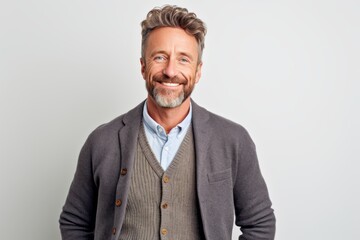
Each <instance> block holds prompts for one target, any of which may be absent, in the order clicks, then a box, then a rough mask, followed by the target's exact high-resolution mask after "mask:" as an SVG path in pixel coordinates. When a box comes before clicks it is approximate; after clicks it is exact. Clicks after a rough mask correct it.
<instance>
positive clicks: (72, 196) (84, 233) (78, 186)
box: [59, 139, 97, 240]
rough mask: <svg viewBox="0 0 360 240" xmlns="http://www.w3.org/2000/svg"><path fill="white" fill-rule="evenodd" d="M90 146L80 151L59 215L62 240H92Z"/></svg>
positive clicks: (93, 203)
mask: <svg viewBox="0 0 360 240" xmlns="http://www.w3.org/2000/svg"><path fill="white" fill-rule="evenodd" d="M90 146H91V144H90V140H89V139H88V140H87V141H86V143H85V145H84V146H83V148H82V149H81V152H80V156H79V160H78V165H77V169H76V172H75V176H74V179H73V182H72V184H71V187H70V190H69V193H68V196H67V199H66V202H65V205H64V207H63V210H62V213H61V215H60V220H59V223H60V230H61V236H62V239H63V240H85V239H86V240H89V239H94V225H95V213H96V199H97V197H96V196H97V188H96V186H95V183H94V179H93V169H92V161H91V147H90Z"/></svg>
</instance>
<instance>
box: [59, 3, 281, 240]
mask: <svg viewBox="0 0 360 240" xmlns="http://www.w3.org/2000/svg"><path fill="white" fill-rule="evenodd" d="M205 34H206V28H205V25H204V23H203V22H202V21H201V20H200V19H198V18H197V17H196V15H195V14H194V13H189V12H188V11H187V10H186V9H184V8H179V7H176V6H165V7H163V8H156V9H153V10H151V11H150V12H149V13H148V15H147V18H146V19H145V20H144V21H143V22H142V56H141V60H140V61H141V73H142V75H143V78H144V80H145V82H146V88H147V91H148V97H147V99H146V101H145V102H143V103H141V104H140V105H139V106H137V107H136V108H134V109H132V110H131V111H129V112H128V113H126V114H124V115H121V116H120V117H118V118H116V119H115V120H113V121H111V122H109V123H107V124H104V125H102V126H100V127H99V128H97V129H96V130H95V131H94V132H92V133H91V134H90V136H89V138H88V139H87V141H86V143H85V145H84V146H83V148H82V150H81V153H80V156H79V161H78V166H77V170H76V173H75V176H74V180H73V182H72V185H71V187H70V191H69V195H68V197H67V200H66V203H65V206H64V208H63V212H62V213H61V216H60V228H61V233H62V238H63V239H65V240H70V239H76V240H81V239H100V240H102V239H113V240H115V239H116V240H118V239H121V240H131V239H132V240H135V239H136V240H142V239H144V240H149V239H151V240H153V239H174V240H195V239H196V240H197V239H207V240H211V239H214V240H219V239H220V240H230V239H231V234H232V227H233V221H234V213H235V217H236V218H235V223H236V225H238V226H240V227H241V231H242V235H241V236H240V237H239V239H247V240H255V239H256V240H259V239H274V234H275V217H274V214H273V210H272V209H271V202H270V199H269V196H268V191H267V188H266V185H265V182H264V180H263V178H262V176H261V173H260V170H259V165H258V161H257V157H256V153H255V146H254V144H253V142H252V140H251V139H250V136H249V135H248V133H247V132H246V130H245V129H244V128H243V127H241V126H240V125H238V124H236V123H233V122H231V121H229V120H226V119H224V118H222V117H219V116H217V115H215V114H212V113H210V112H208V111H207V110H205V109H204V108H201V107H200V106H198V105H197V104H196V103H195V102H193V101H192V100H191V99H190V95H191V92H192V90H193V89H194V86H195V84H196V83H197V82H198V81H199V79H200V76H201V67H202V60H201V56H202V51H203V48H204V37H205Z"/></svg>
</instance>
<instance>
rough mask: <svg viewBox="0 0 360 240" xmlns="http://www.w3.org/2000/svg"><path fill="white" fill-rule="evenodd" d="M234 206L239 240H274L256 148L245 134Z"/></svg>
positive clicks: (239, 161)
mask: <svg viewBox="0 0 360 240" xmlns="http://www.w3.org/2000/svg"><path fill="white" fill-rule="evenodd" d="M234 204H235V224H236V225H237V226H239V227H240V229H241V231H242V235H241V236H239V240H245V239H246V240H261V239H264V240H265V239H267V240H272V239H274V237H275V222H276V220H275V215H274V211H273V209H272V208H271V205H272V204H271V201H270V198H269V193H268V190H267V186H266V184H265V181H264V178H263V177H262V175H261V172H260V167H259V163H258V159H257V155H256V149H255V144H254V143H253V141H252V140H251V138H250V136H249V134H248V133H247V132H246V131H245V134H244V136H243V138H242V141H241V144H240V151H239V156H238V164H237V174H236V179H235V184H234Z"/></svg>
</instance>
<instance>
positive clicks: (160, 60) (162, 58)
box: [154, 55, 166, 62]
mask: <svg viewBox="0 0 360 240" xmlns="http://www.w3.org/2000/svg"><path fill="white" fill-rule="evenodd" d="M165 60H166V58H165V57H164V56H162V55H157V56H155V57H154V61H155V62H163V61H165Z"/></svg>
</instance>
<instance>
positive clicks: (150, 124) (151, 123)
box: [143, 101, 192, 137]
mask: <svg viewBox="0 0 360 240" xmlns="http://www.w3.org/2000/svg"><path fill="white" fill-rule="evenodd" d="M191 118H192V106H191V103H190V110H189V113H188V114H187V115H186V117H185V118H184V120H183V121H182V122H180V123H179V124H178V125H176V127H174V128H173V129H171V130H170V133H171V132H173V130H174V129H178V130H177V136H179V135H181V134H183V133H184V132H186V131H183V130H186V129H188V127H189V126H190V123H191ZM143 119H144V123H145V126H146V127H147V128H148V129H149V130H151V132H152V133H155V134H156V135H158V136H159V137H164V136H165V137H166V131H165V129H164V128H163V127H162V126H161V125H160V124H158V123H157V122H156V121H155V120H154V119H152V117H150V115H149V113H148V110H147V101H145V104H144V109H143Z"/></svg>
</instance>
